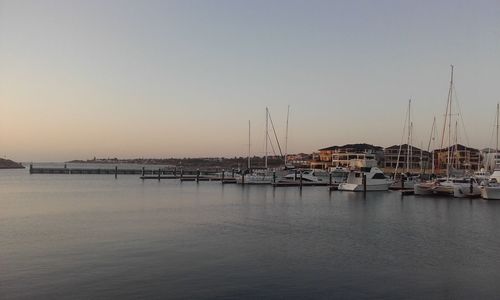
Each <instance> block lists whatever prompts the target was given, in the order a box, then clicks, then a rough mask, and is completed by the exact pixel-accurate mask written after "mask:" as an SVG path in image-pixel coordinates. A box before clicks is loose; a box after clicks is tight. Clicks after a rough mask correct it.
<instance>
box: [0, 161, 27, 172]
mask: <svg viewBox="0 0 500 300" xmlns="http://www.w3.org/2000/svg"><path fill="white" fill-rule="evenodd" d="M24 168H25V167H24V166H23V165H22V164H20V163H18V162H15V161H12V160H10V159H4V158H0V169H2V170H5V169H24Z"/></svg>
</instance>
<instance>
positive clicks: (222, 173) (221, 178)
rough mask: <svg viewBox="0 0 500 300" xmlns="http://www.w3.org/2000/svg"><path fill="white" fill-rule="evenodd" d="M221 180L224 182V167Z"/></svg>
mask: <svg viewBox="0 0 500 300" xmlns="http://www.w3.org/2000/svg"><path fill="white" fill-rule="evenodd" d="M220 182H221V183H224V169H222V174H221V179H220Z"/></svg>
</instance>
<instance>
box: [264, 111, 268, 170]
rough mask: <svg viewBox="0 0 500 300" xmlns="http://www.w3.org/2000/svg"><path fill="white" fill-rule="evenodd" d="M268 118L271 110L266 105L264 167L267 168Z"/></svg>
mask: <svg viewBox="0 0 500 300" xmlns="http://www.w3.org/2000/svg"><path fill="white" fill-rule="evenodd" d="M268 120H269V110H268V108H267V106H266V148H265V156H264V167H265V168H266V169H267V140H268V139H269V133H268V130H269V123H268Z"/></svg>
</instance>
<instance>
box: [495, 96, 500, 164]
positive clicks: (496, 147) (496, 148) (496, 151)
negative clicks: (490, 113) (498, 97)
mask: <svg viewBox="0 0 500 300" xmlns="http://www.w3.org/2000/svg"><path fill="white" fill-rule="evenodd" d="M499 109H500V108H499V104H498V103H497V140H496V146H495V153H498V111H499ZM495 163H496V161H495ZM495 167H496V166H495Z"/></svg>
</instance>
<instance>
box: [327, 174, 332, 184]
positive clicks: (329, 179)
mask: <svg viewBox="0 0 500 300" xmlns="http://www.w3.org/2000/svg"><path fill="white" fill-rule="evenodd" d="M328 182H329V183H330V186H331V185H332V184H333V178H332V172H330V173H329V174H328Z"/></svg>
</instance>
